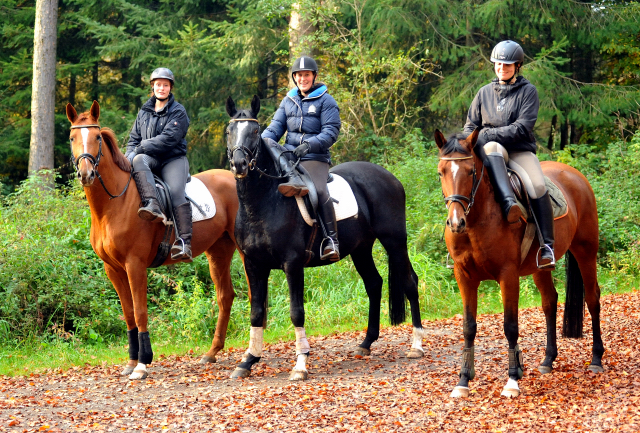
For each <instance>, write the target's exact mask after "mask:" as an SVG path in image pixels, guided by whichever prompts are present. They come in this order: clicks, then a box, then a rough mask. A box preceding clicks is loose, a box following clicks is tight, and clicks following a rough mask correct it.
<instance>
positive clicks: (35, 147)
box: [29, 0, 58, 182]
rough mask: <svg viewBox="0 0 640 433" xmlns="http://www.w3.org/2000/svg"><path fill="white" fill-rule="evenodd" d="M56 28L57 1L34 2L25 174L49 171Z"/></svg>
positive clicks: (54, 86) (54, 82)
mask: <svg viewBox="0 0 640 433" xmlns="http://www.w3.org/2000/svg"><path fill="white" fill-rule="evenodd" d="M57 25H58V0H37V1H36V21H35V28H34V38H33V39H34V50H33V82H32V90H31V143H30V146H29V175H33V174H35V173H36V172H38V171H39V170H42V169H53V145H54V137H55V134H54V129H55V128H54V118H55V102H56V101H55V99H56V40H57ZM52 181H53V180H51V182H52Z"/></svg>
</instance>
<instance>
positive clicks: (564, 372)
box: [0, 292, 640, 433]
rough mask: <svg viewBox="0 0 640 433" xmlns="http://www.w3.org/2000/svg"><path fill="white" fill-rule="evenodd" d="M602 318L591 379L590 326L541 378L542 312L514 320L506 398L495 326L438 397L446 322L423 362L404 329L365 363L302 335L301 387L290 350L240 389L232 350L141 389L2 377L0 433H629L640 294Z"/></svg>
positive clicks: (448, 345) (489, 322) (485, 324)
mask: <svg viewBox="0 0 640 433" xmlns="http://www.w3.org/2000/svg"><path fill="white" fill-rule="evenodd" d="M602 307H603V308H602V321H603V325H602V326H603V337H604V342H605V347H606V350H607V351H606V353H605V356H604V360H603V365H604V367H605V373H604V374H601V375H595V374H593V373H590V372H589V371H588V370H587V369H586V366H587V365H588V363H589V361H590V359H591V327H590V320H589V319H588V315H587V320H585V322H586V325H585V338H584V339H582V340H566V339H560V340H559V355H558V359H557V360H556V362H555V370H554V371H553V373H552V374H550V375H546V376H542V375H541V374H540V373H538V371H537V370H536V366H537V364H538V363H539V362H540V361H541V360H542V359H543V357H544V344H545V325H544V316H543V314H542V311H541V309H539V308H538V309H528V310H522V311H521V313H520V347H521V348H522V349H523V350H524V352H525V353H524V357H525V364H526V371H525V376H524V378H523V379H522V380H521V381H520V382H519V384H520V387H521V389H522V391H523V393H522V395H521V396H520V397H518V398H516V399H513V400H507V399H505V398H502V397H500V391H501V389H502V387H503V386H504V385H505V384H506V382H507V374H506V368H507V342H506V339H505V338H504V334H503V331H502V315H485V316H481V317H480V318H479V321H478V323H479V326H478V338H477V340H476V380H474V381H473V382H472V383H471V387H472V393H471V396H470V397H469V398H468V399H466V400H452V399H451V398H449V393H450V392H451V389H452V388H453V386H455V384H456V382H457V371H458V367H457V365H458V363H459V358H460V353H461V347H462V318H461V317H460V316H457V317H454V318H451V319H448V320H441V321H437V322H428V323H425V328H426V329H427V333H428V335H427V336H426V337H425V339H424V347H425V349H426V356H425V357H424V358H422V359H420V360H408V359H406V358H405V357H404V356H403V354H404V352H405V351H406V350H407V349H408V348H409V346H410V342H409V339H410V334H411V328H410V327H409V326H407V325H405V326H402V327H397V328H387V329H384V330H383V331H382V335H381V338H380V340H379V341H378V342H377V343H376V344H375V345H374V347H373V351H372V355H371V356H368V357H354V356H352V355H351V351H352V349H353V348H354V347H355V346H356V345H357V343H359V342H360V341H361V340H362V338H363V336H364V333H363V332H353V333H347V334H340V335H335V336H330V337H321V338H311V339H310V344H311V350H312V356H311V357H310V365H309V373H310V374H309V380H308V381H306V382H302V383H301V382H296V383H292V382H289V381H288V374H289V370H290V369H291V368H292V367H293V365H294V364H295V357H294V355H293V353H294V344H293V342H282V343H279V344H275V345H270V346H268V347H267V348H266V350H265V354H264V357H263V362H261V363H259V364H258V365H257V366H256V367H254V371H253V375H252V377H251V378H249V379H241V380H232V379H229V378H228V377H229V375H230V374H231V372H232V371H233V369H234V367H235V365H236V364H237V362H238V361H239V359H240V358H241V356H242V351H240V350H234V351H229V352H225V353H224V354H222V356H220V357H219V360H218V363H217V364H211V365H206V366H202V365H199V364H198V363H197V361H198V358H197V357H195V355H193V356H184V357H170V358H163V359H159V360H157V361H156V362H154V364H153V366H152V367H151V368H150V369H149V370H150V376H149V378H148V379H147V380H145V381H141V382H130V381H128V380H127V379H126V378H124V377H120V376H118V372H119V371H120V369H121V366H106V365H105V366H101V367H86V368H74V369H72V370H69V371H66V372H59V371H57V372H56V371H51V372H46V373H43V374H36V375H32V376H30V377H21V376H17V377H0V431H17V432H32V431H65V432H67V431H69V432H73V431H141V432H143V431H144V432H146V431H176V432H178V431H179V432H184V431H188V432H204V431H213V432H215V431H238V432H266V431H291V432H305V431H308V432H316V431H328V432H339V431H368V432H371V431H393V432H396V431H492V432H493V431H501V432H527V433H529V432H544V431H550V432H551V431H553V432H556V431H571V432H575V431H585V432H586V431H591V432H602V431H607V432H608V431H629V432H632V431H633V432H636V431H640V404H639V402H638V399H639V398H640V371H639V368H638V363H637V360H638V358H639V355H640V353H638V352H639V348H640V293H639V292H633V293H630V294H624V295H615V296H607V297H604V298H603V299H602ZM309 313H311V312H309ZM309 313H308V314H309ZM559 317H561V316H560V315H559ZM558 322H560V318H559V320H558ZM560 325H561V324H560V323H558V327H560Z"/></svg>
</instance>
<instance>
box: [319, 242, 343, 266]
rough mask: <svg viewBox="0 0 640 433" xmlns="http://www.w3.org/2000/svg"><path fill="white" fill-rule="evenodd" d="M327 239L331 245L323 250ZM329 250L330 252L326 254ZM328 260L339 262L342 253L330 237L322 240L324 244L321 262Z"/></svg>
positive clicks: (321, 243)
mask: <svg viewBox="0 0 640 433" xmlns="http://www.w3.org/2000/svg"><path fill="white" fill-rule="evenodd" d="M327 239H328V240H329V241H330V242H331V245H329V244H327V245H326V246H325V247H324V248H323V245H324V244H325V242H326V240H327ZM327 250H329V252H325V251H327ZM327 259H329V261H331V262H337V261H338V260H340V253H339V252H338V249H337V248H336V243H335V242H334V241H333V239H332V238H330V237H329V236H327V237H326V238H324V239H323V240H322V242H320V260H327Z"/></svg>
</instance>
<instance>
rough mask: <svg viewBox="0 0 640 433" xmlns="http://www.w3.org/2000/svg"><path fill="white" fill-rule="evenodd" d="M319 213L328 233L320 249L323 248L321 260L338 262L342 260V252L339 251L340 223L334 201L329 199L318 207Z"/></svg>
mask: <svg viewBox="0 0 640 433" xmlns="http://www.w3.org/2000/svg"><path fill="white" fill-rule="evenodd" d="M318 212H319V213H320V218H321V219H322V222H323V223H324V228H325V231H326V238H324V239H323V240H322V243H321V244H320V248H322V254H321V255H320V260H327V259H328V260H329V261H331V262H337V261H338V260H340V251H339V250H338V222H337V221H336V212H335V210H334V209H333V200H331V199H329V200H327V201H326V202H324V203H323V204H322V205H321V206H318Z"/></svg>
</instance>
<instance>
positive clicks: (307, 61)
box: [291, 56, 318, 83]
mask: <svg viewBox="0 0 640 433" xmlns="http://www.w3.org/2000/svg"><path fill="white" fill-rule="evenodd" d="M300 71H312V72H313V75H314V81H315V76H316V75H318V64H317V63H316V61H315V60H313V58H311V57H309V56H302V57H298V58H297V59H296V61H295V62H293V66H292V67H291V79H292V80H293V82H294V83H295V82H296V80H295V78H294V77H293V74H295V73H296V72H300Z"/></svg>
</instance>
